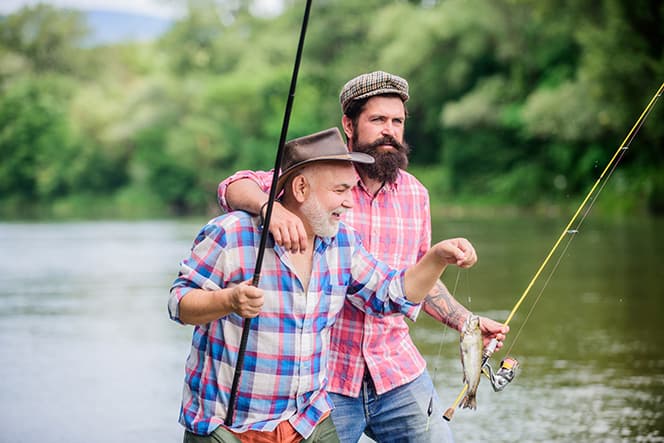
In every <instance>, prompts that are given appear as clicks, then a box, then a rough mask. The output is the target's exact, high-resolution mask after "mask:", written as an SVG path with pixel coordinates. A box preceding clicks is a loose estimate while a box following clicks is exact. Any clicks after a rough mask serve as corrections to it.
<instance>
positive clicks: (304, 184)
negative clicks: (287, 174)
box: [291, 174, 310, 203]
mask: <svg viewBox="0 0 664 443" xmlns="http://www.w3.org/2000/svg"><path fill="white" fill-rule="evenodd" d="M309 189H310V187H309V182H308V181H307V179H306V177H305V176H304V175H302V174H298V175H296V176H295V177H293V180H292V181H291V190H292V191H293V197H294V198H295V200H296V201H297V202H298V203H303V202H304V201H305V200H306V199H307V196H308V195H309Z"/></svg>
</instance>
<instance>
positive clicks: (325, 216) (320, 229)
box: [300, 196, 345, 237]
mask: <svg viewBox="0 0 664 443" xmlns="http://www.w3.org/2000/svg"><path fill="white" fill-rule="evenodd" d="M300 209H301V211H302V214H303V215H304V216H305V217H306V218H307V221H308V222H309V224H310V225H311V229H312V230H313V231H314V234H316V235H317V236H319V237H334V236H335V235H337V232H338V231H339V222H333V221H331V213H329V212H327V211H325V210H324V209H323V207H322V205H321V204H320V202H319V201H318V199H317V198H316V197H314V196H311V197H309V198H308V199H307V200H306V201H305V202H304V203H302V207H301V208H300ZM344 211H345V209H344V208H339V209H336V210H335V211H334V212H339V213H343V212H344Z"/></svg>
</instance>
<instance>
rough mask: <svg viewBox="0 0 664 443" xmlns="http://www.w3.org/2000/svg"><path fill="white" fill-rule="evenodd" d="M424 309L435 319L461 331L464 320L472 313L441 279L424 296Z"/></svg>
mask: <svg viewBox="0 0 664 443" xmlns="http://www.w3.org/2000/svg"><path fill="white" fill-rule="evenodd" d="M422 309H424V312H426V313H427V314H429V315H430V316H431V317H433V318H434V319H435V320H437V321H439V322H441V323H443V324H445V325H447V326H449V327H450V328H452V329H456V330H457V331H461V327H462V326H463V322H464V321H466V318H468V315H470V311H469V310H468V309H466V308H465V307H464V306H463V305H462V304H461V303H459V302H458V301H456V299H455V298H454V297H453V296H452V294H450V291H448V289H447V287H446V286H445V284H444V283H443V282H441V281H440V280H438V281H437V282H436V285H435V286H434V287H433V289H432V290H431V291H429V293H428V294H427V296H426V297H425V298H424V303H423V305H422Z"/></svg>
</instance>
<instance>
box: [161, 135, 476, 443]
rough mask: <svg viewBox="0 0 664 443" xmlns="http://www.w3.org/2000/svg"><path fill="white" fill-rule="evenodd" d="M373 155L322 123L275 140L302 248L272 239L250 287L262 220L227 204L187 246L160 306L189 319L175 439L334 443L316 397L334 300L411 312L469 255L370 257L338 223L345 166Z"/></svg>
mask: <svg viewBox="0 0 664 443" xmlns="http://www.w3.org/2000/svg"><path fill="white" fill-rule="evenodd" d="M373 161H374V160H373V158H372V157H371V156H369V155H367V154H363V153H355V152H353V153H350V152H348V150H347V148H346V146H345V144H344V142H343V139H342V138H341V134H340V132H339V130H338V129H336V128H332V129H329V130H326V131H322V132H320V133H316V134H313V135H311V136H307V137H302V138H299V139H296V140H293V141H291V142H289V143H288V144H286V146H285V153H284V164H283V172H282V174H281V175H280V177H279V180H278V182H277V188H278V190H281V189H282V188H283V196H282V199H281V205H283V207H284V208H287V209H288V210H289V211H290V212H291V213H292V214H295V215H296V216H297V217H299V218H300V220H301V222H302V225H303V228H304V232H305V233H306V236H307V241H308V242H309V244H311V245H312V247H311V248H308V249H307V250H305V251H298V252H293V251H289V250H287V249H285V248H283V247H281V246H279V245H278V244H275V242H274V239H273V238H272V239H271V240H270V241H269V242H268V247H267V249H266V250H265V255H264V260H263V266H262V278H261V280H260V287H252V286H251V285H250V284H249V281H250V280H251V278H252V276H253V273H254V267H255V260H256V255H257V249H258V245H259V243H260V233H261V229H262V220H261V218H260V217H259V216H251V215H250V214H248V213H246V212H241V211H235V212H230V213H228V214H225V215H222V216H220V217H217V218H215V219H213V220H211V221H210V222H209V223H208V224H207V225H206V226H205V227H203V229H202V230H201V231H200V233H199V234H198V236H197V237H196V239H195V241H194V245H193V247H192V250H191V254H190V256H189V257H188V258H186V259H185V260H184V261H183V262H182V263H181V265H180V273H179V275H178V278H177V279H176V280H175V282H174V284H173V287H172V288H171V297H170V299H169V312H170V315H171V318H172V319H173V320H175V321H178V322H180V323H186V324H193V325H195V329H194V333H193V339H192V348H191V352H190V355H189V358H188V360H187V363H186V376H185V386H184V392H183V400H182V408H181V413H180V423H181V424H182V425H184V426H185V428H186V430H185V436H184V441H185V442H192V443H193V442H219V441H223V442H244V443H247V442H252V443H253V442H272V441H279V442H300V441H306V442H322V443H323V442H337V441H339V440H338V436H337V432H336V430H335V426H334V424H333V422H332V420H331V418H330V416H329V415H330V411H331V410H332V408H333V404H332V401H331V399H330V396H329V394H328V392H327V385H328V378H327V360H328V356H329V351H330V349H329V348H330V328H331V327H332V325H333V324H334V323H335V321H336V320H337V318H338V314H339V312H340V311H341V308H342V306H343V305H344V302H345V301H346V300H348V301H349V302H350V303H352V305H353V306H355V308H357V309H359V310H361V311H362V312H364V313H366V314H369V315H371V316H376V317H385V316H390V315H396V314H401V315H403V316H407V317H409V318H414V316H415V315H416V313H417V311H418V305H417V304H418V303H419V302H421V301H422V300H423V299H424V297H425V295H426V294H427V292H428V291H429V290H430V289H431V288H432V287H433V286H434V284H435V283H436V281H437V280H438V278H439V276H440V274H441V273H442V272H443V270H444V269H445V268H446V266H447V265H448V264H456V265H457V266H460V267H470V266H472V265H473V264H474V263H475V262H476V260H477V256H476V254H475V250H474V248H473V247H472V245H471V244H470V243H469V242H468V241H467V240H465V239H463V238H456V239H450V240H444V241H442V242H439V243H437V244H436V245H434V246H433V247H432V248H431V249H430V250H429V251H428V252H426V253H425V254H424V255H423V256H422V258H421V260H420V261H419V262H418V263H417V264H415V265H413V266H412V267H410V268H407V269H402V270H396V269H394V268H391V267H389V266H388V265H386V264H385V263H382V262H380V261H378V260H377V259H375V258H374V257H373V256H372V255H370V254H369V253H368V252H367V251H366V250H365V249H364V247H363V246H362V243H361V241H360V239H359V236H358V234H357V233H356V232H355V231H354V230H353V229H352V228H350V227H348V226H347V225H345V224H344V223H342V222H341V221H340V220H341V216H342V215H343V214H344V213H345V212H346V211H347V210H349V209H351V208H352V207H353V198H352V194H351V190H352V188H353V186H354V185H355V183H357V175H356V172H355V169H354V168H353V166H352V165H353V164H370V163H372V162H373ZM244 318H255V319H254V321H253V322H252V327H251V332H250V336H249V340H248V342H247V348H246V357H245V365H244V368H243V373H242V377H241V381H240V384H239V388H238V393H237V397H238V398H237V408H236V414H235V417H233V420H232V423H233V424H232V426H230V427H227V426H226V425H225V424H224V420H225V416H226V412H227V410H228V402H229V399H230V392H229V387H230V386H231V380H232V378H233V373H234V368H235V363H236V361H237V350H238V346H239V343H240V337H241V335H242V325H243V320H244Z"/></svg>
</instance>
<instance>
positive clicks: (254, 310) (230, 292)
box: [178, 282, 263, 325]
mask: <svg viewBox="0 0 664 443" xmlns="http://www.w3.org/2000/svg"><path fill="white" fill-rule="evenodd" d="M262 307H263V290H261V289H259V288H256V287H254V286H251V285H250V284H249V282H243V283H241V284H239V285H237V286H234V287H230V288H225V289H218V290H216V291H210V290H205V289H192V290H190V291H189V292H187V295H186V296H184V297H182V299H181V300H180V303H179V307H178V309H179V320H180V321H181V322H182V323H184V324H189V325H201V324H205V323H210V322H212V321H215V320H217V319H219V318H221V317H225V316H226V315H228V314H230V313H232V312H235V313H236V314H238V315H240V316H242V317H244V318H253V317H256V316H257V315H258V314H259V312H260V310H261V308H262Z"/></svg>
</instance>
